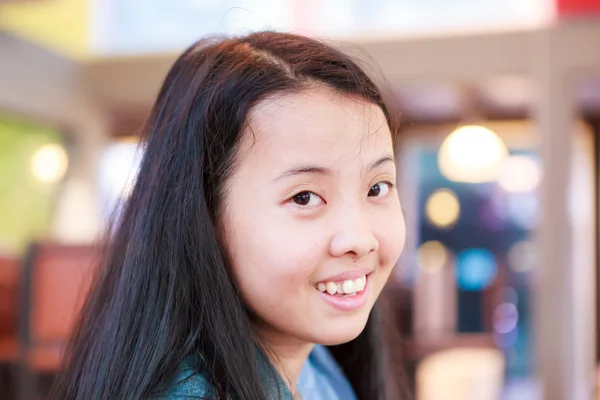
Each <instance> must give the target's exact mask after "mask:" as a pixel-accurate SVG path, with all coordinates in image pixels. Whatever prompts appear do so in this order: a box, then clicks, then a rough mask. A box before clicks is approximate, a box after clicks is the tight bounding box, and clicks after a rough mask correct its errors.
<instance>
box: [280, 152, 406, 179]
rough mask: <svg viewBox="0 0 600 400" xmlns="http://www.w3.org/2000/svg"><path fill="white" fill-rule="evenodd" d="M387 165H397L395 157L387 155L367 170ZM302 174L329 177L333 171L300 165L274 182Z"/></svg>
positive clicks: (315, 166)
mask: <svg viewBox="0 0 600 400" xmlns="http://www.w3.org/2000/svg"><path fill="white" fill-rule="evenodd" d="M387 163H393V164H395V163H396V161H395V160H394V157H392V156H390V155H386V156H384V157H381V158H380V159H378V160H377V161H375V162H374V163H372V164H371V165H370V166H369V167H368V168H367V171H370V170H372V169H375V168H377V167H380V166H382V165H384V164H387ZM301 174H314V175H323V176H327V175H331V170H330V169H329V168H326V167H321V166H318V165H300V166H297V167H294V168H290V169H288V170H287V171H285V172H284V173H282V174H280V175H278V176H277V177H276V178H275V179H273V182H276V181H278V180H280V179H283V178H287V177H290V176H295V175H301Z"/></svg>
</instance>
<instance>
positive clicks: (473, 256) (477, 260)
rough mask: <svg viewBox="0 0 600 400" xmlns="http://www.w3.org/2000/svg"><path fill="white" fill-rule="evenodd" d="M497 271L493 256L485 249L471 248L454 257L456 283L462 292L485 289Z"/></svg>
mask: <svg viewBox="0 0 600 400" xmlns="http://www.w3.org/2000/svg"><path fill="white" fill-rule="evenodd" d="M497 269H498V265H497V263H496V259H495V257H494V255H493V254H492V253H491V252H490V251H489V250H486V249H480V248H471V249H467V250H463V251H461V252H460V253H458V255H457V256H456V281H457V283H458V286H459V288H460V289H462V290H466V291H479V290H483V289H485V288H487V287H488V286H489V285H490V284H491V283H492V282H493V281H494V279H495V277H496V272H497Z"/></svg>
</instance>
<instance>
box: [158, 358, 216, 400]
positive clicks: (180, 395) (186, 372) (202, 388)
mask: <svg viewBox="0 0 600 400" xmlns="http://www.w3.org/2000/svg"><path fill="white" fill-rule="evenodd" d="M213 398H214V397H213V391H212V388H211V385H210V383H209V382H208V380H207V379H206V378H205V376H204V375H202V374H201V373H200V372H198V370H196V369H195V368H193V367H192V366H191V365H190V363H189V362H187V361H184V362H183V363H182V364H181V365H180V366H179V368H177V373H176V374H175V379H173V381H172V382H171V384H170V385H169V387H168V389H167V390H166V391H165V392H164V393H163V394H160V395H157V396H153V397H151V400H188V399H205V400H212V399H213Z"/></svg>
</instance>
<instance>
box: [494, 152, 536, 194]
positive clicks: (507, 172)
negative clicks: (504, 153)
mask: <svg viewBox="0 0 600 400" xmlns="http://www.w3.org/2000/svg"><path fill="white" fill-rule="evenodd" d="M541 177H542V170H541V167H540V165H539V163H538V162H537V161H536V160H534V159H533V158H532V157H529V156H525V155H512V156H509V157H508V158H507V159H506V160H505V161H504V163H502V166H501V167H500V171H499V174H498V185H500V187H501V188H502V189H504V190H506V191H507V192H512V193H518V192H530V191H533V190H535V189H536V188H537V187H538V185H539V183H540V179H541Z"/></svg>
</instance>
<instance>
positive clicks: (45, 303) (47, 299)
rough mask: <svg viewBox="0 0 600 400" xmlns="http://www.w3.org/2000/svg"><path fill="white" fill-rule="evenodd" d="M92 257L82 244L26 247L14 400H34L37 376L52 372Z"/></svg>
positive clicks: (94, 253) (79, 302)
mask: <svg viewBox="0 0 600 400" xmlns="http://www.w3.org/2000/svg"><path fill="white" fill-rule="evenodd" d="M96 256H97V250H96V248H95V247H93V246H88V245H61V244H55V243H36V244H33V245H32V246H30V248H29V250H28V253H27V255H26V257H25V260H24V263H23V271H22V285H21V315H20V321H21V322H20V342H21V347H20V349H21V350H20V356H19V361H20V367H21V368H20V372H21V373H20V379H19V400H33V399H38V398H40V387H39V386H40V385H39V377H40V375H48V374H53V373H55V372H57V371H58V369H59V367H60V364H61V360H62V352H63V350H64V346H65V344H66V342H67V341H68V339H69V336H70V333H71V328H72V325H73V322H74V320H75V318H76V317H77V314H78V313H79V310H80V307H81V305H82V303H83V300H84V299H85V296H86V295H87V291H88V289H89V285H90V283H91V278H92V275H93V272H94V271H93V268H94V266H95V265H96V264H97V263H96V260H97V258H96Z"/></svg>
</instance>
